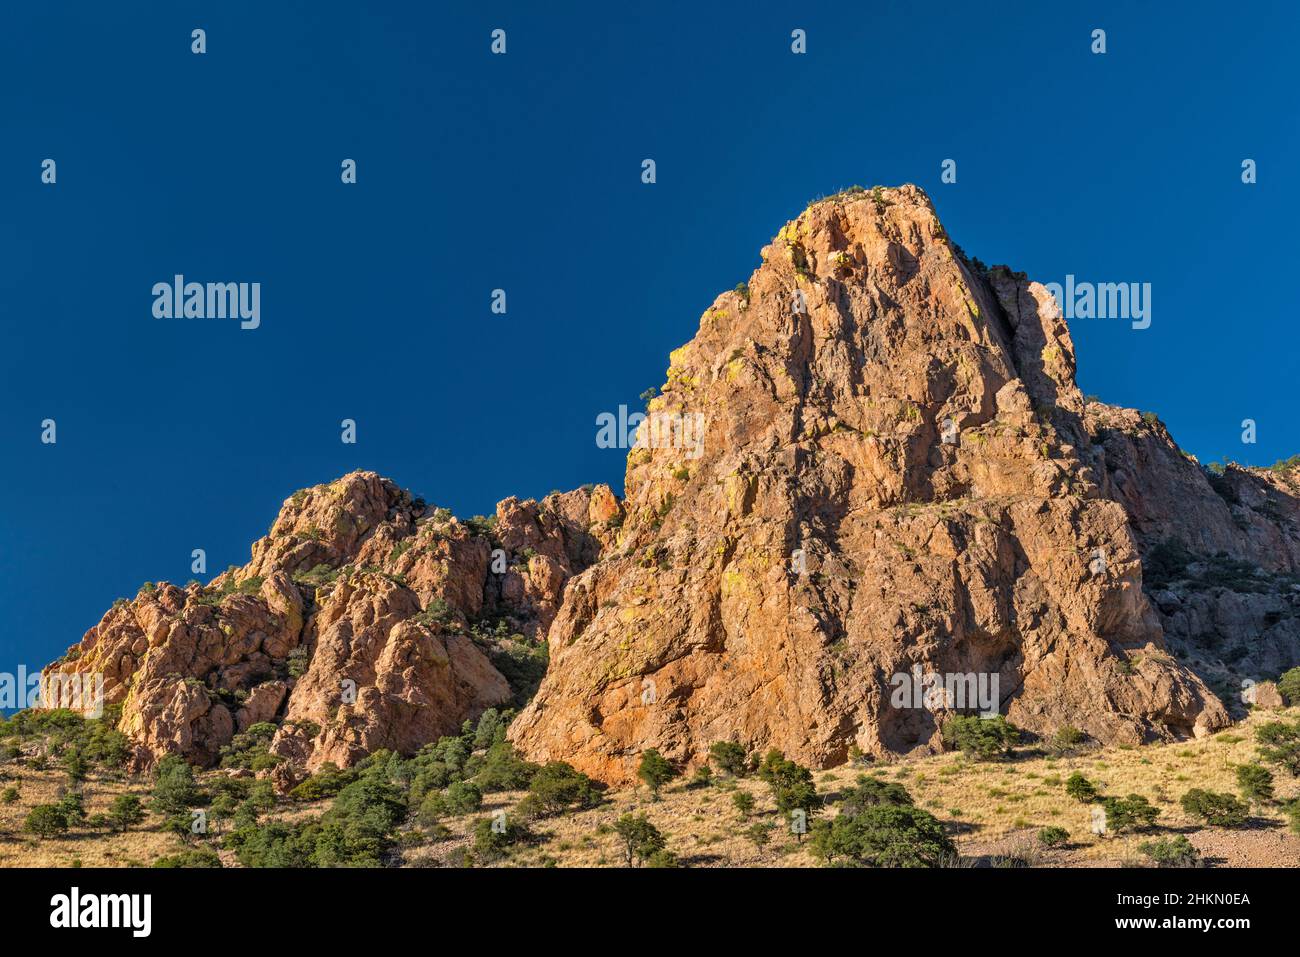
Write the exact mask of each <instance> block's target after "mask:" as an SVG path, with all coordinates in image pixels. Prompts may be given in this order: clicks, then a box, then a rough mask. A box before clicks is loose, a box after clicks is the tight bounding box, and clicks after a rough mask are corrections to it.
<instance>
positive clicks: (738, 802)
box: [731, 791, 754, 817]
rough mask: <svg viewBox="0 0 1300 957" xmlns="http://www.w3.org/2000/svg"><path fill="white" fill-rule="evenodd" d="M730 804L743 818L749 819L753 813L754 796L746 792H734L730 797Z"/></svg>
mask: <svg viewBox="0 0 1300 957" xmlns="http://www.w3.org/2000/svg"><path fill="white" fill-rule="evenodd" d="M731 803H732V804H734V805H735V806H736V810H737V811H739V812H740V813H741V815H742V816H744V817H749V815H750V814H752V813H753V812H754V795H752V794H750V793H749V792H748V791H736V792H735V793H734V794H732V795H731Z"/></svg>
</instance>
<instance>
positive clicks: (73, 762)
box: [63, 745, 90, 785]
mask: <svg viewBox="0 0 1300 957" xmlns="http://www.w3.org/2000/svg"><path fill="white" fill-rule="evenodd" d="M63 769H64V770H65V771H67V772H68V780H69V781H71V782H72V783H73V784H74V785H76V784H80V783H81V782H82V781H84V780H86V774H87V773H88V772H89V770H90V769H89V765H88V764H87V762H86V758H85V756H84V755H83V754H82V753H81V748H79V747H77V746H76V745H73V746H72V747H70V748H68V750H67V751H66V752H65V753H64V755H63Z"/></svg>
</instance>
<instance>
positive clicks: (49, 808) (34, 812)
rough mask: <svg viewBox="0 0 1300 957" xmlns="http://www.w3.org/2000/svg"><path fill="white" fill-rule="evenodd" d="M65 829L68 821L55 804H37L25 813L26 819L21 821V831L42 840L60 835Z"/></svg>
mask: <svg viewBox="0 0 1300 957" xmlns="http://www.w3.org/2000/svg"><path fill="white" fill-rule="evenodd" d="M67 829H68V820H67V818H66V817H64V816H63V809H62V808H60V807H59V806H58V805H57V804H38V805H36V806H35V807H34V808H32V809H31V810H30V811H29V812H27V818H26V820H24V821H23V830H24V831H26V832H27V833H28V834H35V835H36V836H37V837H38V838H40V839H42V840H44V839H45V838H47V837H54V836H55V835H56V834H62V833H63V832H64V831H66V830H67Z"/></svg>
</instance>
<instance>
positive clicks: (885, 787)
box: [840, 776, 913, 814]
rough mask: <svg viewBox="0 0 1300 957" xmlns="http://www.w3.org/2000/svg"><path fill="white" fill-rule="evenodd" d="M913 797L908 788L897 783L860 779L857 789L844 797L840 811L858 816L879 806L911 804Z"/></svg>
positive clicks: (876, 779)
mask: <svg viewBox="0 0 1300 957" xmlns="http://www.w3.org/2000/svg"><path fill="white" fill-rule="evenodd" d="M911 803H913V802H912V795H911V794H910V793H908V790H907V788H905V787H903V785H901V784H899V783H897V782H895V781H884V780H881V779H880V778H876V777H865V776H864V777H862V778H859V780H858V783H857V785H856V786H855V787H853V788H851V789H849V791H848V793H846V794H845V795H844V800H843V802H842V803H841V806H840V810H841V812H842V813H847V814H858V813H860V812H861V811H862V810H864V809H865V808H868V807H874V806H875V805H877V804H893V805H896V806H900V807H901V806H902V805H905V804H911Z"/></svg>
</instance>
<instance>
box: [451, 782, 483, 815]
mask: <svg viewBox="0 0 1300 957" xmlns="http://www.w3.org/2000/svg"><path fill="white" fill-rule="evenodd" d="M446 799H447V810H448V811H449V812H450V813H452V814H470V813H472V812H474V811H477V810H478V809H479V808H480V807H482V806H483V792H482V791H480V790H479V789H478V788H476V787H475V786H474V785H473V784H470V783H469V782H468V781H453V782H452V783H451V785H450V786H448V788H447V793H446Z"/></svg>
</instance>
